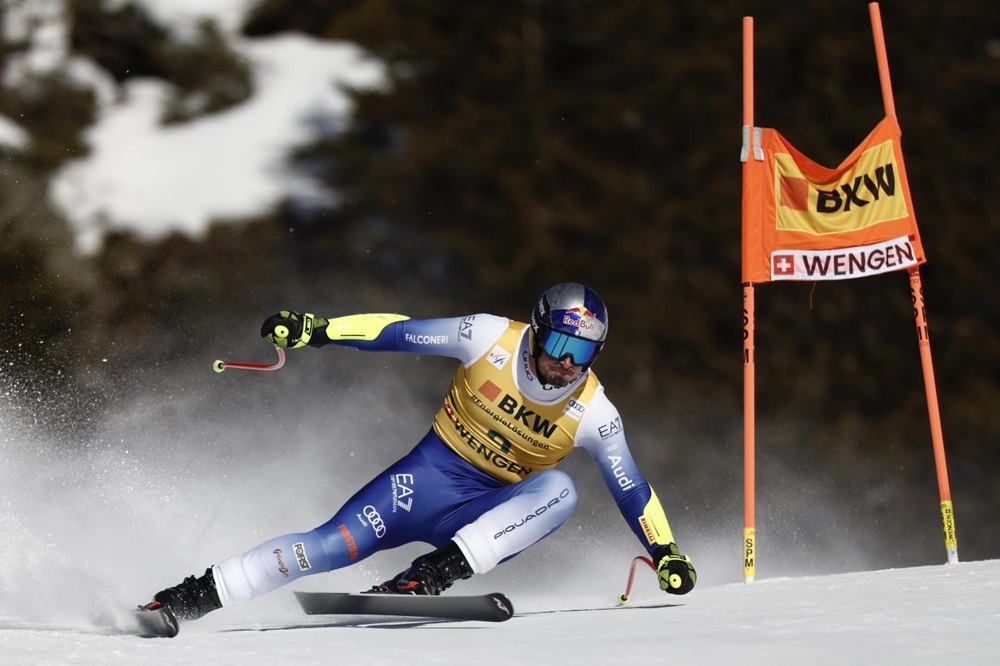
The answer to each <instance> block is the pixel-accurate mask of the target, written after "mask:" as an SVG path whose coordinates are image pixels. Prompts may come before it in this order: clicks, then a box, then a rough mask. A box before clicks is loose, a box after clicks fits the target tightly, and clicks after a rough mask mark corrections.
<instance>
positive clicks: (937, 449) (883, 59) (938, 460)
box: [868, 2, 958, 564]
mask: <svg viewBox="0 0 1000 666" xmlns="http://www.w3.org/2000/svg"><path fill="white" fill-rule="evenodd" d="M868 13H869V15H870V16H871V22H872V35H873V37H874V38H875V58H876V60H877V62H878V76H879V82H880V84H881V86H882V104H883V106H884V108H885V115H886V116H888V117H890V118H893V119H895V118H896V104H895V102H894V101H893V97H892V82H891V80H890V78H889V58H888V56H887V54H886V48H885V37H884V36H883V34H882V16H881V13H880V12H879V7H878V3H877V2H872V3H870V4H869V5H868ZM909 273H910V296H911V299H912V301H913V316H914V319H915V320H916V325H917V342H918V343H919V344H920V362H921V365H922V367H923V373H924V390H925V392H926V394H927V412H928V416H929V419H930V426H931V443H932V445H933V447H934V466H935V468H936V470H937V480H938V493H939V495H940V497H941V520H942V522H943V525H944V546H945V551H946V552H947V555H948V563H949V564H957V563H958V539H957V536H956V531H955V511H954V508H953V506H952V503H951V486H950V484H949V483H948V463H947V461H946V460H945V454H944V434H943V432H942V428H941V413H940V409H939V406H938V397H937V386H936V383H935V381H934V363H933V359H932V357H931V338H930V331H929V329H928V327H927V309H926V307H925V305H924V290H923V286H922V285H921V283H920V271H919V270H918V269H917V268H911V269H910V271H909Z"/></svg>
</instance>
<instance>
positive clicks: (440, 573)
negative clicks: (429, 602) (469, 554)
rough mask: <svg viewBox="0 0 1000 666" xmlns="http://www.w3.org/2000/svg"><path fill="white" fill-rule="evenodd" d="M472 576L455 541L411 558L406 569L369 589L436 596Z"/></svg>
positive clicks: (467, 563)
mask: <svg viewBox="0 0 1000 666" xmlns="http://www.w3.org/2000/svg"><path fill="white" fill-rule="evenodd" d="M471 576H472V567H470V566H469V562H468V560H466V559H465V555H463V554H462V551H461V550H460V549H459V547H458V544H456V543H455V542H454V541H449V542H448V545H446V546H444V547H443V548H438V549H437V550H435V551H434V552H432V553H427V554H426V555H421V556H420V557H418V558H417V559H415V560H413V563H412V564H411V565H410V568H409V569H407V570H406V571H404V572H403V573H401V574H399V575H398V576H396V577H395V578H393V579H392V580H387V581H386V582H384V583H382V584H381V585H378V586H376V587H373V588H372V592H381V593H383V594H427V595H432V596H437V595H439V594H441V593H442V592H443V591H444V590H447V589H448V588H449V587H451V584H452V583H454V582H455V581H456V580H465V579H466V578H470V577H471Z"/></svg>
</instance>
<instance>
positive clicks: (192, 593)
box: [142, 567, 222, 621]
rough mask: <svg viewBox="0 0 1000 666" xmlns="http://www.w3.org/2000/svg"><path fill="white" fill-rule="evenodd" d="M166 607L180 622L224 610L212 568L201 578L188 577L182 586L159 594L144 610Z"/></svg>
mask: <svg viewBox="0 0 1000 666" xmlns="http://www.w3.org/2000/svg"><path fill="white" fill-rule="evenodd" d="M164 606H166V607H167V609H168V610H169V611H170V612H171V613H172V614H173V615H174V616H175V617H176V618H177V619H178V620H185V621H186V620H197V619H198V618H199V617H202V616H204V615H205V614H207V613H210V612H212V611H214V610H215V609H216V608H222V602H221V601H219V593H218V592H216V590H215V578H214V577H213V576H212V568H211V567H209V568H208V569H205V575H204V576H201V577H200V578H195V577H194V576H188V577H187V578H185V579H184V581H183V582H181V584H180V585H175V586H174V587H168V588H167V589H165V590H163V591H162V592H157V593H156V595H155V596H154V597H153V601H152V602H150V603H148V604H146V605H145V606H143V607H142V608H143V609H145V610H157V609H159V608H162V607H164Z"/></svg>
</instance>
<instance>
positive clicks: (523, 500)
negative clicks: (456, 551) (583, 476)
mask: <svg viewBox="0 0 1000 666" xmlns="http://www.w3.org/2000/svg"><path fill="white" fill-rule="evenodd" d="M505 491H506V492H505V493H503V495H506V496H508V497H509V499H505V500H502V501H501V503H499V504H497V505H496V506H495V507H494V508H492V509H489V510H488V511H486V512H485V513H483V514H482V515H481V516H479V517H478V518H476V519H475V520H473V521H472V522H470V523H469V524H467V525H465V526H464V527H462V528H461V529H459V530H458V532H456V533H455V536H454V539H453V540H454V541H455V543H457V544H458V547H459V548H460V549H461V551H462V553H463V554H464V555H465V557H466V559H467V560H468V562H469V565H470V566H471V568H472V570H473V571H474V572H475V573H486V572H487V571H490V570H491V569H493V567H495V566H496V565H497V564H499V563H500V562H502V561H503V560H506V559H507V558H510V557H513V556H514V555H517V554H518V553H520V552H521V551H522V550H524V549H525V548H527V547H528V546H530V545H532V544H534V543H537V542H539V541H541V540H542V539H544V538H545V537H546V536H548V535H549V534H551V533H552V532H553V531H555V530H556V529H558V528H559V527H560V526H561V525H562V524H563V523H564V522H566V520H567V519H568V518H569V517H570V514H572V513H573V509H574V508H576V488H575V486H574V485H573V481H572V479H570V477H569V476H568V475H566V474H564V473H563V472H560V471H558V470H546V471H544V472H539V473H538V474H535V475H534V476H532V477H529V478H528V479H525V480H524V481H521V482H520V483H517V484H514V485H513V486H509V487H508V488H506V489H505Z"/></svg>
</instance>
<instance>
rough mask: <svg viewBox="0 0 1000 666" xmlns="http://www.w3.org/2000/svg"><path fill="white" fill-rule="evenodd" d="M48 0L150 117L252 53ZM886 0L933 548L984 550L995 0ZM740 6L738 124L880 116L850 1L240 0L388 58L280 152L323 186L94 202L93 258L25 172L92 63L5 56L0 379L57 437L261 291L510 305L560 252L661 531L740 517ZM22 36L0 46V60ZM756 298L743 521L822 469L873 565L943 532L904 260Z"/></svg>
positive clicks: (511, 310)
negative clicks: (275, 194)
mask: <svg viewBox="0 0 1000 666" xmlns="http://www.w3.org/2000/svg"><path fill="white" fill-rule="evenodd" d="M68 4H69V8H70V13H69V16H68V21H69V22H70V30H71V36H72V48H73V50H74V52H76V53H77V54H79V55H81V56H86V57H89V58H91V59H93V61H94V62H96V63H97V64H98V65H99V66H100V67H102V68H104V69H105V70H107V71H108V72H109V73H110V74H111V75H112V76H113V77H114V78H115V80H117V81H119V82H122V81H125V80H127V79H128V78H130V77H138V76H145V77H150V76H151V77H159V78H163V79H166V80H169V81H171V82H173V83H174V84H175V85H176V93H175V97H176V99H175V102H174V103H173V104H172V105H171V107H170V109H168V111H167V113H166V115H165V118H164V122H173V123H183V122H189V121H190V120H192V119H196V118H198V117H201V116H203V115H205V114H210V113H214V112H217V111H219V110H221V109H225V108H228V107H230V106H232V105H234V104H239V103H240V102H241V101H243V100H245V99H247V98H248V97H249V96H251V95H252V94H253V89H252V77H251V72H250V69H249V66H248V65H247V63H245V62H244V61H243V60H242V59H241V58H240V57H239V55H238V54H237V53H235V52H234V51H233V50H232V48H231V47H230V46H228V45H227V44H226V41H225V39H224V38H223V36H222V35H221V33H220V31H219V30H218V28H217V27H216V26H214V25H213V24H211V23H206V24H204V25H203V26H202V27H201V29H200V32H199V33H198V34H197V36H196V38H194V39H189V40H187V41H185V42H183V43H179V42H177V41H175V40H174V39H173V38H172V37H171V35H170V32H169V31H168V30H167V29H166V27H165V26H160V25H157V23H156V22H155V21H154V20H153V19H152V18H151V17H150V16H149V15H148V14H146V13H145V12H144V11H143V10H142V9H141V8H139V7H137V6H135V5H132V4H128V3H125V4H121V3H114V4H113V5H112V4H109V3H105V2H103V1H102V0H72V1H71V2H69V3H68ZM881 10H882V19H883V23H884V27H885V35H886V41H887V46H888V55H889V63H890V68H891V71H892V75H893V87H894V92H895V101H896V109H897V114H898V117H899V121H900V124H901V126H902V128H903V133H904V136H903V149H904V154H905V156H906V160H907V168H908V173H909V178H910V183H911V188H912V194H913V199H914V202H915V206H916V210H917V215H918V220H919V223H920V228H921V233H922V236H923V240H924V245H925V247H926V249H927V255H928V260H929V261H928V263H927V264H926V265H925V266H924V267H923V268H922V270H921V275H922V277H923V284H924V291H925V296H926V302H927V307H928V311H929V319H930V332H931V340H932V344H933V352H934V361H935V370H936V377H937V386H938V391H939V396H940V399H941V414H942V419H943V423H944V429H945V440H946V445H947V452H948V455H949V463H950V472H951V481H952V490H953V495H954V497H955V509H956V516H957V526H958V535H959V552H960V554H961V555H962V556H963V559H981V558H984V557H993V556H997V555H998V554H1000V549H998V548H997V546H998V540H1000V529H998V522H997V521H996V520H995V516H996V515H997V512H998V510H1000V499H998V497H997V495H996V493H995V491H994V490H993V481H994V477H995V475H996V472H997V470H998V469H1000V466H998V464H997V463H998V455H1000V454H998V444H1000V410H998V409H997V406H998V405H1000V385H998V382H997V378H998V377H1000V368H998V364H1000V326H998V323H1000V322H998V320H1000V295H998V291H997V290H996V289H993V288H992V287H991V284H992V281H991V278H992V277H993V275H994V273H995V270H996V268H997V267H998V266H1000V261H998V255H1000V249H998V248H1000V216H998V213H997V207H996V200H995V196H996V188H997V186H998V184H1000V181H998V177H997V176H998V167H997V162H998V160H997V155H998V154H1000V140H998V138H1000V133H998V132H997V130H996V120H995V118H996V108H997V102H998V99H1000V97H998V92H1000V89H998V84H1000V6H998V4H997V3H996V2H995V1H994V0H963V1H962V2H955V3H943V2H930V1H928V0H906V1H905V2H904V1H903V0H888V1H886V2H882V3H881ZM0 12H6V10H5V9H2V8H0ZM748 15H750V16H753V17H754V19H755V26H756V30H755V39H756V52H755V57H756V88H755V93H756V122H757V124H758V125H763V126H771V127H776V128H778V129H779V130H780V131H781V132H782V134H784V135H785V136H786V137H787V138H788V139H789V140H790V141H792V142H793V143H794V144H795V145H796V147H797V148H799V149H800V150H802V151H803V152H804V153H805V154H806V155H809V156H810V157H811V158H813V159H814V160H816V161H818V162H820V163H822V164H826V165H828V166H834V165H836V164H838V163H839V162H840V161H841V160H842V159H843V158H844V157H846V155H847V154H848V153H849V152H850V151H851V150H852V149H853V148H854V147H855V146H856V145H857V144H858V143H859V142H860V141H861V140H862V139H863V138H864V136H865V135H867V133H868V132H869V131H870V129H871V128H872V127H874V125H875V124H876V123H877V122H878V121H879V120H880V119H881V117H882V116H883V107H882V98H881V93H880V89H879V81H878V72H877V68H876V63H875V54H874V48H873V43H872V37H871V28H870V23H869V17H868V5H867V3H865V2H862V1H861V0H856V1H854V0H852V1H850V2H848V1H846V0H837V1H834V0H816V1H814V2H811V3H807V4H805V5H802V6H796V7H795V8H790V6H789V5H788V3H786V2H777V1H760V2H750V1H742V2H741V1H738V0H723V1H720V2H711V3H679V2H678V3H669V2H648V1H639V0H623V1H621V2H614V3H609V2H595V1H592V0H584V1H580V2H562V1H554V0H521V1H519V2H508V1H504V2H500V1H486V2H474V3H471V2H469V3H433V2H417V1H414V0H396V1H394V2H382V1H379V0H352V1H347V0H345V1H342V2H324V1H321V0H262V1H261V2H259V3H258V5H257V6H256V8H255V9H254V10H253V11H252V12H251V13H250V14H249V16H248V18H247V21H246V23H245V25H244V27H243V30H242V32H243V36H244V37H246V38H251V39H252V38H264V37H267V36H269V35H274V34H277V33H282V32H287V31H299V32H302V33H306V34H309V35H311V36H313V37H316V38H320V39H331V40H345V41H350V42H355V43H357V44H359V45H360V46H362V47H363V48H365V49H366V50H368V51H369V52H370V53H371V54H372V56H373V57H375V58H378V59H380V60H381V61H383V62H384V63H385V65H386V68H387V74H388V85H386V86H385V87H382V88H379V89H367V90H354V91H351V94H352V96H353V98H354V100H355V103H356V106H355V110H354V113H353V115H352V117H351V118H350V120H349V123H348V124H347V125H346V126H345V127H343V128H340V129H341V131H338V132H336V133H328V134H323V135H321V138H319V139H318V140H316V141H315V142H314V143H312V144H311V145H309V146H307V147H305V148H303V149H301V150H299V151H298V152H297V153H296V154H294V155H289V161H288V165H289V168H290V169H298V170H303V171H304V172H306V173H308V174H310V175H311V176H313V177H314V178H315V179H316V181H317V182H319V183H322V184H323V185H324V186H325V187H327V188H328V189H329V191H330V192H332V193H334V194H335V196H334V197H333V198H332V199H331V201H333V203H331V204H330V205H329V206H328V207H322V206H320V205H318V204H317V203H316V202H315V201H311V202H309V203H305V202H302V201H296V200H288V201H286V202H284V203H283V204H282V206H280V208H279V209H277V210H274V211H272V212H270V213H268V214H265V215H261V216H260V217H259V218H256V219H248V220H219V224H216V225H213V226H212V228H211V229H210V230H209V232H208V233H207V235H206V236H205V237H204V238H199V239H192V238H188V237H184V236H180V235H177V236H172V237H169V238H166V239H164V240H161V241H159V242H143V241H140V240H138V239H137V238H136V237H133V236H132V235H130V234H128V233H120V232H116V233H110V234H108V235H107V237H106V239H105V243H104V245H103V248H102V249H101V251H100V252H99V253H97V254H96V255H94V256H81V255H80V254H79V253H77V252H75V251H74V248H73V238H72V234H71V231H70V229H69V227H68V226H67V224H66V222H65V221H64V220H62V219H61V218H60V216H59V215H58V214H57V213H56V211H55V210H54V209H53V207H51V206H50V204H48V203H47V199H46V190H47V186H48V179H49V177H50V176H51V174H52V173H53V172H54V171H55V170H57V169H58V168H60V167H61V166H63V165H65V164H66V163H67V161H68V160H72V159H74V158H79V157H82V156H84V155H86V153H87V145H86V141H85V139H84V135H83V133H84V131H85V130H86V129H87V127H88V126H90V125H91V124H92V123H93V121H94V119H95V113H96V104H95V99H94V95H93V93H92V92H91V91H89V90H87V89H85V88H81V87H79V85H78V84H74V83H73V82H72V80H71V79H69V78H68V77H64V76H60V75H58V74H53V75H48V76H44V77H35V78H34V79H31V80H30V81H28V82H26V83H22V84H20V85H18V86H16V87H12V86H10V85H9V84H4V87H3V88H2V90H0V113H3V114H5V115H7V116H9V117H10V118H13V119H16V120H17V122H18V123H19V124H21V126H22V127H24V128H26V129H27V130H28V131H29V132H30V135H31V144H30V147H29V148H28V149H26V150H24V151H7V152H5V153H3V154H2V155H0V158H2V166H3V168H2V173H0V280H2V285H3V287H2V288H3V296H2V298H0V322H2V323H0V326H2V330H3V331H4V335H3V336H2V340H3V342H2V357H0V362H2V363H3V366H4V368H5V372H9V373H13V374H16V375H17V382H16V383H15V384H13V386H14V387H15V388H14V389H12V390H9V391H7V392H6V396H5V397H6V399H7V401H8V402H9V403H10V404H14V405H17V406H18V408H19V409H22V410H26V411H29V412H30V413H31V414H33V415H34V416H35V417H36V418H37V420H38V421H39V422H40V423H44V424H46V425H47V427H51V428H53V429H56V430H59V429H64V430H65V431H67V432H73V433H76V434H79V433H80V432H81V430H84V431H85V429H86V428H87V426H88V424H94V423H96V422H97V421H99V419H100V416H99V415H100V414H102V413H103V412H104V411H106V410H109V409H113V408H114V406H115V404H116V401H118V400H119V399H120V397H121V391H123V390H126V389H127V390H135V389H136V388H141V385H142V383H143V382H145V381H147V380H146V379H139V378H137V377H138V376H139V374H140V373H141V374H144V375H145V376H147V377H148V375H149V373H150V372H151V370H150V369H153V368H155V369H157V370H158V371H162V372H176V373H181V372H185V371H187V370H188V369H190V368H194V367H196V366H197V367H198V368H199V372H201V371H202V370H203V369H204V363H205V353H206V351H205V350H206V348H207V347H212V346H213V345H214V347H215V349H213V350H211V351H209V352H208V353H209V354H214V353H218V352H219V351H222V352H226V351H228V352H229V353H231V354H233V355H244V356H245V355H248V354H249V353H252V354H257V353H260V352H261V348H260V347H259V345H260V342H259V338H257V327H258V326H259V322H260V321H261V320H262V319H263V317H265V316H266V315H267V314H270V313H271V312H273V311H274V310H276V309H281V308H285V307H291V308H296V309H309V310H310V311H313V312H316V313H317V314H324V315H335V314H346V313H351V312H358V311H380V310H391V311H402V312H404V313H406V314H409V315H412V316H443V315H454V314H461V313H468V312H479V311H490V312H494V313H497V314H504V315H507V316H511V317H515V318H520V319H523V318H524V317H526V316H527V314H528V312H529V309H530V307H531V305H532V302H533V299H534V298H535V297H536V295H537V294H538V293H539V292H540V291H541V290H542V289H544V288H545V287H546V286H548V285H549V284H551V283H554V282H557V281H562V280H578V281H582V282H586V283H589V284H591V285H592V286H593V287H595V288H596V289H597V290H598V291H599V292H600V293H601V294H602V295H603V296H604V298H605V300H606V301H607V302H608V304H609V307H610V311H611V319H612V323H611V328H610V342H609V345H608V347H607V349H606V351H605V352H604V354H603V355H602V357H601V360H600V363H599V365H598V366H597V370H598V373H599V375H600V376H601V378H602V380H603V382H604V383H605V385H606V386H607V387H608V391H609V395H610V396H611V397H612V399H613V400H614V401H615V402H616V404H618V405H619V407H620V408H621V411H622V412H623V415H624V416H625V418H626V422H627V423H628V424H629V427H630V428H631V429H632V430H631V432H632V433H633V434H632V440H633V442H634V446H635V447H636V449H637V450H638V451H641V452H643V453H642V454H641V455H642V458H643V459H644V465H643V467H644V470H645V471H646V472H647V475H648V476H650V477H652V478H657V479H663V480H664V483H665V484H666V485H667V486H668V488H669V492H668V493H667V494H668V495H670V496H671V497H673V498H675V502H674V504H675V505H677V506H678V508H677V509H674V511H676V512H682V511H683V512H686V513H684V514H683V516H686V517H682V518H680V521H681V523H682V524H685V525H690V526H691V527H689V528H688V529H689V530H691V529H696V528H697V526H698V525H699V524H701V525H705V524H706V523H707V522H709V521H707V519H702V518H703V516H701V515H700V514H699V511H700V507H705V506H707V505H708V504H709V503H711V502H716V503H721V504H723V505H724V506H722V507H720V508H719V514H720V515H721V514H723V513H724V514H725V515H728V516H730V518H732V519H736V518H737V517H739V515H740V512H741V509H740V506H741V504H740V503H741V499H742V496H741V488H740V484H741V479H742V386H743V385H742V362H741V352H742V346H741V334H742V322H741V312H742V299H741V285H740V162H739V153H740V129H741V121H742V108H741V104H742V72H741V68H742V60H741V29H742V27H741V24H742V18H743V17H744V16H748ZM3 18H5V17H4V14H0V19H3ZM25 46H26V45H25V44H19V43H15V42H11V41H9V40H8V41H6V42H3V43H2V44H0V65H3V64H5V63H6V62H7V61H8V59H9V58H11V57H12V55H14V54H16V53H18V52H19V51H21V50H23V49H24V48H25ZM150 159H156V156H155V155H151V156H150ZM170 186H171V185H170V183H162V187H164V188H167V189H169V188H170ZM206 186H210V184H206ZM137 222H139V223H141V221H137ZM756 322H757V382H758V385H757V389H758V392H757V407H758V410H757V411H758V423H759V427H758V451H759V463H758V464H759V473H760V478H759V485H760V491H759V495H758V501H759V512H760V515H761V517H760V518H759V521H763V522H766V521H768V520H769V516H771V517H770V519H771V520H779V519H781V517H780V516H779V517H774V515H773V513H769V511H773V508H772V509H769V505H768V497H769V496H770V495H771V494H773V493H776V492H777V489H778V487H781V486H783V485H784V486H786V488H785V489H786V490H787V485H788V484H789V483H799V482H804V483H807V484H808V483H812V481H810V479H815V483H817V484H827V485H829V486H831V487H838V486H842V487H843V488H844V491H845V495H846V496H847V499H845V500H844V502H846V503H847V504H848V505H850V506H851V507H852V509H851V511H853V512H854V513H853V516H854V518H855V520H856V521H857V522H858V523H859V524H861V525H863V526H864V527H863V528H860V527H859V528H857V529H863V530H868V531H870V532H871V534H872V535H877V536H875V537H874V538H877V539H879V540H884V541H888V542H894V541H902V540H904V539H909V540H910V541H911V545H910V546H908V547H907V549H906V550H905V552H904V551H902V550H901V549H895V550H892V549H890V550H891V552H890V553H889V554H887V555H886V556H885V558H884V559H883V560H877V561H876V563H878V564H887V565H903V564H911V563H930V562H937V561H941V560H942V558H943V556H944V553H943V538H942V536H941V534H940V529H941V526H940V519H939V516H938V514H937V501H938V500H937V486H936V481H935V471H934V465H933V459H932V454H931V441H930V434H929V428H928V422H927V409H926V402H925V396H924V388H923V380H922V375H921V367H920V362H919V354H918V347H917V340H916V332H915V327H914V321H913V316H912V313H911V305H910V294H909V285H908V281H907V277H906V275H905V274H904V273H896V274H889V275H886V276H881V277H876V278H871V279H866V280H856V281H847V282H822V283H818V284H803V283H797V284H776V285H762V286H760V287H759V288H758V289H757V320H756ZM130 372H133V373H135V374H132V375H130V374H129V373H130ZM443 390H444V385H443V384H442V385H441V386H440V390H437V389H435V390H432V391H429V392H428V394H429V395H428V396H427V401H428V404H436V402H437V401H438V400H439V399H440V394H441V392H443ZM431 394H432V395H431ZM68 395H72V396H75V397H74V399H72V400H71V399H64V396H68ZM81 396H83V397H85V399H84V398H81ZM777 461H781V463H780V464H778V462H777ZM789 469H795V470H796V472H795V476H794V479H795V481H794V482H790V477H789V476H787V471H788V470H789ZM713 498H717V499H713ZM680 507H684V508H683V509H681V508H680ZM789 511H791V510H789ZM668 513H671V509H670V507H669V506H668ZM671 515H675V514H674V513H671ZM796 519H799V520H804V521H805V522H807V523H808V520H809V517H808V516H804V517H802V516H798V517H797V518H796ZM672 520H673V518H672ZM708 526H709V527H710V526H711V525H708ZM728 527H729V526H727V528H728ZM842 528H843V526H839V527H836V528H831V529H827V528H826V527H824V526H823V525H814V526H813V527H812V528H811V529H809V530H806V532H808V535H807V536H803V537H802V538H809V539H814V540H818V542H819V543H821V544H822V543H831V544H835V543H836V541H837V540H838V539H839V538H841V536H842V535H841V534H838V531H839V530H841V529H842ZM817 533H819V536H817ZM914 535H917V536H918V538H916V539H911V537H913V536H914ZM732 536H733V542H734V545H738V543H737V541H738V538H739V537H738V534H735V533H734V534H733V535H732ZM773 547H775V548H777V547H779V545H778V544H774V545H773ZM874 548H875V546H873V549H874ZM737 557H738V555H737Z"/></svg>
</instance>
